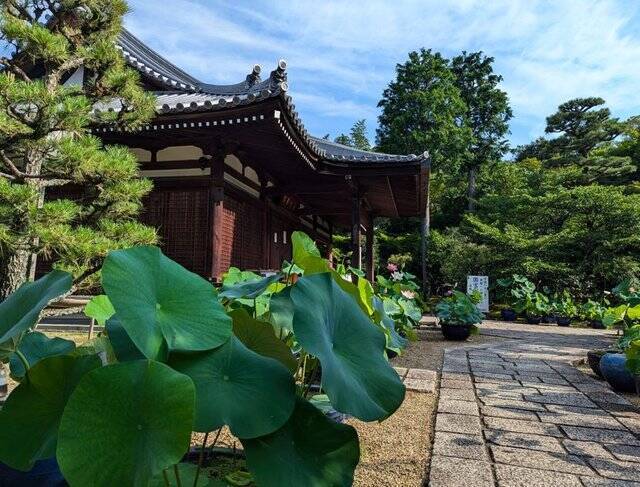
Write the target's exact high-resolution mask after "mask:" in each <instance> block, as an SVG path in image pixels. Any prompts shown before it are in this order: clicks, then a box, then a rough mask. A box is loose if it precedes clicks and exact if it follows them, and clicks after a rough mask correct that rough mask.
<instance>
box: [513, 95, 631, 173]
mask: <svg viewBox="0 0 640 487" xmlns="http://www.w3.org/2000/svg"><path fill="white" fill-rule="evenodd" d="M604 104H605V101H604V100H603V99H602V98H598V97H591V98H576V99H573V100H569V101H567V102H565V103H563V104H561V105H560V106H559V107H558V110H557V111H556V112H555V113H554V114H552V115H550V116H548V117H547V126H546V128H545V132H546V133H547V134H552V135H553V137H552V138H549V139H545V138H539V139H537V140H536V141H534V142H532V143H531V144H528V145H526V146H524V147H519V148H518V149H517V151H516V159H517V160H523V159H526V158H529V157H535V158H537V159H539V160H541V161H543V163H544V164H545V166H546V167H550V168H554V167H565V168H566V167H574V168H576V169H577V170H578V173H576V177H575V178H574V180H573V181H572V182H573V184H578V185H580V184H591V183H596V182H597V183H601V184H622V183H624V182H626V181H628V179H629V177H630V176H631V175H632V174H634V173H635V172H636V166H634V165H633V162H632V160H631V158H630V157H627V156H617V155H614V154H612V153H607V152H606V151H604V152H603V151H601V150H598V149H601V148H606V147H608V144H610V143H611V142H612V141H613V140H614V139H616V138H617V137H619V136H620V135H621V134H623V133H624V131H625V123H624V122H621V121H620V120H619V119H618V118H615V117H612V116H611V112H610V110H609V109H608V108H606V107H604V106H603V105H604Z"/></svg>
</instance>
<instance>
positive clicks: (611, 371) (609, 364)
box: [600, 353, 636, 392]
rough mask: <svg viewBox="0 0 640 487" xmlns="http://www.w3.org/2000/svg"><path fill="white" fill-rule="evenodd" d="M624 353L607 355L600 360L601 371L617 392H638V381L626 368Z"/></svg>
mask: <svg viewBox="0 0 640 487" xmlns="http://www.w3.org/2000/svg"><path fill="white" fill-rule="evenodd" d="M626 363H627V357H625V355H624V353H606V354H604V355H603V357H602V358H601V359H600V371H601V372H602V375H603V377H604V378H605V380H606V381H607V382H608V383H609V385H610V386H611V387H612V389H613V390H615V391H620V392H636V381H635V378H634V377H633V375H632V374H631V372H629V371H628V370H627V367H626Z"/></svg>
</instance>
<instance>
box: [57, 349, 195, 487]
mask: <svg viewBox="0 0 640 487" xmlns="http://www.w3.org/2000/svg"><path fill="white" fill-rule="evenodd" d="M194 404H195V387H194V385H193V382H192V381H191V379H190V378H189V377H187V376H185V375H183V374H180V373H178V372H176V371H175V370H172V369H171V368H170V367H168V366H166V365H164V364H162V363H160V362H154V361H151V360H138V361H136V362H125V363H119V364H114V365H107V366H106V367H101V368H99V369H96V370H93V371H91V372H90V373H88V374H87V375H85V376H84V377H83V378H82V379H81V380H80V383H79V384H78V386H77V387H76V389H75V391H73V394H71V397H70V398H69V402H68V403H67V407H66V408H65V410H64V414H63V415H62V420H61V422H60V437H59V440H58V448H57V459H58V463H59V464H60V469H61V470H62V473H63V475H64V477H65V479H67V481H68V482H69V483H70V484H71V485H92V486H98V487H99V486H112V485H130V486H144V487H146V486H147V485H148V483H149V481H150V480H151V479H152V478H153V476H154V475H156V474H158V473H161V472H162V470H163V469H165V468H167V467H169V466H172V465H174V464H176V463H178V462H179V461H180V459H181V458H182V456H183V455H184V454H185V453H186V451H187V450H188V448H189V443H190V439H191V428H192V425H193V414H194Z"/></svg>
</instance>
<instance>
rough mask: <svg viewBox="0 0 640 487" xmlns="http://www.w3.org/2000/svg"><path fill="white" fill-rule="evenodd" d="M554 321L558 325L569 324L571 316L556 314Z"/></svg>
mask: <svg viewBox="0 0 640 487" xmlns="http://www.w3.org/2000/svg"><path fill="white" fill-rule="evenodd" d="M556 323H558V326H569V325H571V318H567V317H566V316H558V317H557V318H556Z"/></svg>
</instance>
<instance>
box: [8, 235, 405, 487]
mask: <svg viewBox="0 0 640 487" xmlns="http://www.w3.org/2000/svg"><path fill="white" fill-rule="evenodd" d="M292 241H293V254H294V255H293V263H292V264H291V265H292V266H293V265H295V266H297V268H298V269H300V273H301V276H300V277H299V278H298V279H297V280H294V279H291V275H287V274H286V273H284V272H281V273H277V274H274V275H272V276H269V277H265V278H260V277H258V276H255V275H253V276H251V275H248V274H245V275H240V276H237V275H236V277H237V279H235V278H232V279H229V275H228V276H227V281H226V282H225V285H224V286H223V288H222V290H221V291H220V292H217V291H216V289H215V288H214V287H213V286H212V285H211V284H210V283H209V282H207V281H206V280H205V279H203V278H201V277H199V276H197V275H195V274H193V273H191V272H189V271H188V270H186V269H185V268H183V267H182V266H180V265H179V264H177V263H176V262H174V261H172V260H171V259H169V258H168V257H166V256H165V255H164V254H163V253H162V252H161V251H160V249H159V248H156V247H135V248H131V249H127V250H118V251H113V252H110V253H109V254H108V256H107V258H106V260H105V262H104V265H103V267H102V271H101V276H102V287H103V289H104V291H105V294H104V295H101V296H98V297H96V298H94V300H93V301H92V302H91V304H90V305H89V306H87V310H86V312H87V313H88V314H89V315H91V316H92V317H94V318H95V319H97V320H98V321H99V322H101V323H104V325H105V332H104V333H103V334H102V335H101V336H99V337H98V338H96V339H94V340H93V341H91V342H89V343H87V344H85V345H83V346H81V347H76V346H75V345H74V344H73V343H72V342H68V341H65V340H62V341H61V340H60V339H50V338H48V337H46V336H44V335H42V334H41V333H39V332H37V331H35V330H34V328H35V326H36V324H37V322H38V319H39V316H40V314H41V312H42V310H43V309H44V308H45V307H46V306H47V305H48V304H49V303H50V302H52V301H54V300H56V299H59V298H60V297H61V296H63V295H65V294H66V293H68V292H69V290H70V288H71V282H72V280H71V276H70V275H69V274H67V273H66V272H62V271H57V270H56V271H53V272H51V273H49V274H48V275H46V276H44V277H43V278H41V279H39V280H37V281H35V282H33V283H29V284H25V285H23V286H22V287H21V288H20V289H18V291H16V293H14V294H13V295H11V296H10V297H9V298H7V299H6V300H5V301H4V302H3V303H1V304H0V344H1V345H0V353H1V355H0V357H1V358H2V360H3V361H5V362H6V361H8V362H9V364H10V367H11V373H12V375H13V376H14V377H15V378H16V379H18V380H19V381H20V384H19V385H18V387H17V388H16V389H15V390H14V391H13V392H12V393H11V394H10V395H9V397H8V399H7V402H6V404H5V406H4V408H3V409H2V411H0V461H1V462H3V463H5V464H7V465H9V466H10V467H12V468H15V469H19V470H25V471H26V470H29V469H31V468H32V467H33V465H34V463H35V462H36V461H38V460H42V459H48V458H52V457H55V458H56V459H57V461H58V463H59V465H60V469H61V471H62V474H63V475H64V478H65V479H66V480H67V482H68V483H69V484H70V485H72V486H76V485H78V486H84V485H94V486H111V485H132V486H148V485H174V484H177V485H180V484H182V485H186V484H185V483H184V482H186V480H185V479H189V480H190V481H191V479H195V480H194V481H191V483H190V484H189V485H196V484H197V485H200V484H198V477H199V475H200V467H201V465H200V464H198V465H192V464H187V463H184V462H183V458H184V456H185V453H187V451H188V449H189V445H190V438H191V435H192V431H197V432H204V433H208V432H212V431H215V430H218V429H219V428H221V427H222V426H227V427H228V428H229V430H230V431H231V433H232V434H233V435H234V436H235V437H237V438H238V439H239V441H240V442H241V443H242V446H243V450H244V454H245V455H246V462H247V466H248V469H249V470H250V473H251V474H252V476H253V478H254V479H255V481H256V483H257V484H258V485H260V486H267V487H269V486H278V487H280V486H285V485H292V486H293V485H296V486H298V485H300V486H302V485H315V486H320V485H322V486H343V485H351V483H352V481H353V474H354V469H355V467H356V465H357V463H358V461H359V458H360V449H359V442H358V435H357V434H356V431H355V429H354V428H353V427H352V426H349V425H345V424H339V423H336V422H334V421H332V420H331V419H329V418H328V417H327V416H326V415H325V414H324V413H323V411H322V410H321V409H320V408H318V407H316V406H314V401H312V399H313V397H312V393H311V392H310V387H309V385H310V384H309V380H310V379H308V374H305V373H304V372H303V368H304V367H305V366H306V365H307V364H312V363H315V364H316V366H317V367H318V368H321V372H322V373H321V387H322V390H323V391H324V393H325V394H326V396H325V397H326V399H327V400H328V401H329V402H330V405H331V407H332V408H333V409H335V410H337V411H339V412H342V413H345V414H348V415H350V416H353V417H355V418H358V419H360V420H363V421H381V420H384V419H385V418H387V417H389V416H390V415H391V414H393V413H394V411H395V410H396V409H397V408H398V407H399V406H400V404H401V403H402V401H403V399H404V394H405V389H404V386H403V384H402V383H401V381H400V379H399V377H398V374H397V373H396V372H395V371H394V370H393V368H392V367H391V366H390V365H389V363H388V361H387V359H386V357H385V349H386V348H388V347H393V346H401V345H402V340H403V339H402V337H400V336H399V335H398V333H397V332H396V331H395V325H394V322H393V320H392V319H391V318H390V317H389V316H388V313H387V310H386V309H385V306H384V303H382V302H381V300H380V299H379V298H377V297H376V296H375V295H374V292H373V288H372V286H371V284H370V283H368V282H367V281H366V280H360V279H359V280H358V282H357V283H356V284H354V283H350V282H347V281H346V280H344V279H343V278H342V277H341V276H340V275H339V274H337V273H336V272H335V271H334V270H332V269H331V268H330V267H329V264H328V262H327V261H326V260H324V259H322V258H321V257H320V253H319V252H318V250H317V248H316V247H315V244H314V243H313V242H312V241H311V239H309V237H307V236H306V235H304V234H302V233H297V232H296V233H294V234H293V236H292ZM234 272H235V271H232V274H233V273H234ZM234 279H235V282H232V281H234ZM294 281H295V282H294ZM263 296H264V299H262V297H263ZM259 302H260V304H258V303H259ZM181 479H182V480H181ZM174 480H175V482H174ZM183 481H184V482H183Z"/></svg>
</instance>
